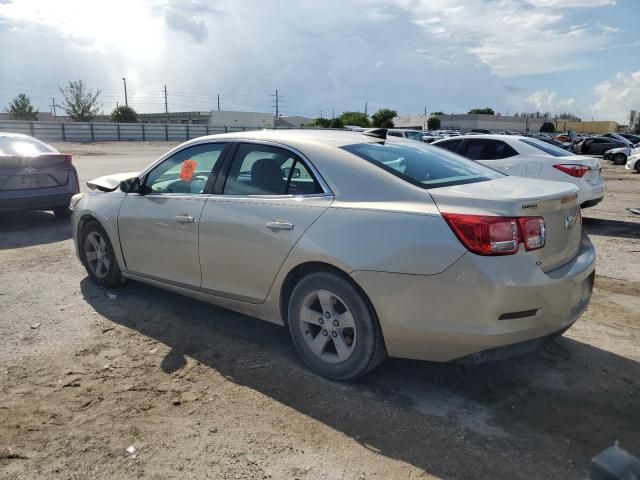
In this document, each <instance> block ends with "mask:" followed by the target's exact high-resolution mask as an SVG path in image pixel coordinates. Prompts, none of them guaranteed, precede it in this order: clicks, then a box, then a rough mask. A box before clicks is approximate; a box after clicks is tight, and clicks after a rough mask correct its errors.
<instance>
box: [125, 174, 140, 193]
mask: <svg viewBox="0 0 640 480" xmlns="http://www.w3.org/2000/svg"><path fill="white" fill-rule="evenodd" d="M120 190H122V191H123V192H124V193H141V188H140V178H138V177H134V178H129V179H127V180H123V181H122V182H120Z"/></svg>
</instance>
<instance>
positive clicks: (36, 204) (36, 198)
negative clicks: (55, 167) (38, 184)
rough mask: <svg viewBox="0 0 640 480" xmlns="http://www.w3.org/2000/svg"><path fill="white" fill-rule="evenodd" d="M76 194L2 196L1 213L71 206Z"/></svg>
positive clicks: (0, 198) (0, 200)
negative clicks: (70, 203)
mask: <svg viewBox="0 0 640 480" xmlns="http://www.w3.org/2000/svg"><path fill="white" fill-rule="evenodd" d="M75 193H76V192H74V191H70V192H66V193H55V194H46V195H33V194H31V195H25V196H22V197H19V196H11V197H4V196H2V195H0V211H12V210H49V209H51V208H54V207H62V206H65V205H67V206H68V205H69V202H70V201H71V197H72V196H73V195H74V194H75Z"/></svg>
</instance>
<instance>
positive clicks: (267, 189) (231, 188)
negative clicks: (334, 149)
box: [223, 144, 323, 195]
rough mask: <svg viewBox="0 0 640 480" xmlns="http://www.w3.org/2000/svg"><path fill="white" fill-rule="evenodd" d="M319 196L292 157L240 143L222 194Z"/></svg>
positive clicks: (312, 181)
mask: <svg viewBox="0 0 640 480" xmlns="http://www.w3.org/2000/svg"><path fill="white" fill-rule="evenodd" d="M316 193H323V192H322V188H321V187H320V185H319V183H318V182H317V181H316V179H315V177H314V176H313V174H312V173H311V172H310V170H309V168H308V167H307V166H306V165H305V163H304V162H303V161H302V159H300V158H299V157H298V156H297V155H296V154H294V153H293V152H290V151H289V150H285V149H282V148H277V147H271V146H268V145H253V144H242V145H240V147H239V148H238V151H237V152H236V155H235V157H234V159H233V163H232V164H231V170H230V171H229V175H228V176H227V180H226V183H225V186H224V191H223V194H224V195H312V194H316Z"/></svg>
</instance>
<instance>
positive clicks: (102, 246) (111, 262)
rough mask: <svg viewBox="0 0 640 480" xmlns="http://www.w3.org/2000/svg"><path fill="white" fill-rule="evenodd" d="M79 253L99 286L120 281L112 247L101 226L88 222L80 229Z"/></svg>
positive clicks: (114, 284)
mask: <svg viewBox="0 0 640 480" xmlns="http://www.w3.org/2000/svg"><path fill="white" fill-rule="evenodd" d="M80 255H81V257H82V263H83V264H84V266H85V268H86V270H87V273H88V274H89V276H90V277H91V279H92V280H93V281H94V282H95V283H97V284H98V285H100V286H101V287H116V286H118V285H120V283H121V282H122V276H121V275H120V268H119V267H118V262H117V260H116V257H115V254H114V251H113V247H112V246H111V242H110V241H109V237H108V236H107V232H105V231H104V229H103V228H102V226H100V224H98V223H97V222H95V221H92V222H89V223H88V224H87V225H86V226H85V227H84V229H83V230H82V240H81V242H80Z"/></svg>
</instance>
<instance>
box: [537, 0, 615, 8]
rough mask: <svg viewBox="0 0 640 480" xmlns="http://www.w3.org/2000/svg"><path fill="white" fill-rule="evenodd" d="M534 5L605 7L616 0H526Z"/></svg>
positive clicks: (613, 3)
mask: <svg viewBox="0 0 640 480" xmlns="http://www.w3.org/2000/svg"><path fill="white" fill-rule="evenodd" d="M525 1H526V2H527V3H528V4H530V5H533V6H534V7H555V8H576V7H585V8H593V7H604V6H606V5H615V4H616V2H615V0H525Z"/></svg>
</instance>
